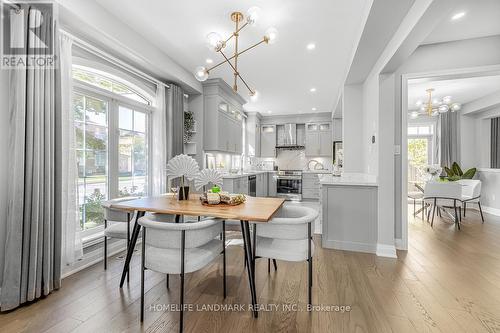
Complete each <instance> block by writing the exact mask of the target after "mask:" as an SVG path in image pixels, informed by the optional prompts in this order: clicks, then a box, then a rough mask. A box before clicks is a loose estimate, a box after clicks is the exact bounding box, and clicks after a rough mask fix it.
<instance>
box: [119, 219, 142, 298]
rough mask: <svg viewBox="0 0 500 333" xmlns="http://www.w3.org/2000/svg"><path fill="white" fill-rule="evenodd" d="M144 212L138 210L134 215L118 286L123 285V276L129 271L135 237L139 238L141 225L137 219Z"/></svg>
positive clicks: (135, 241)
mask: <svg viewBox="0 0 500 333" xmlns="http://www.w3.org/2000/svg"><path fill="white" fill-rule="evenodd" d="M144 214H145V212H142V211H138V212H137V215H136V217H135V222H134V230H133V231H132V237H131V238H130V244H129V247H128V250H127V257H126V258H125V264H124V265H123V271H122V278H121V280H120V288H122V287H123V283H124V282H125V277H126V276H127V274H128V271H129V265H130V260H131V259H132V254H133V253H134V248H135V244H136V243H137V238H139V233H140V232H141V225H140V224H139V222H138V221H139V219H140V218H141V217H143V216H144Z"/></svg>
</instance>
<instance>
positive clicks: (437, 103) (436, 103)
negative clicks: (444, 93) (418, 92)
mask: <svg viewBox="0 0 500 333" xmlns="http://www.w3.org/2000/svg"><path fill="white" fill-rule="evenodd" d="M432 105H433V106H438V105H439V100H438V99H437V98H434V99H433V100H432Z"/></svg>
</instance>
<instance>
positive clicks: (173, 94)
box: [167, 84, 184, 161]
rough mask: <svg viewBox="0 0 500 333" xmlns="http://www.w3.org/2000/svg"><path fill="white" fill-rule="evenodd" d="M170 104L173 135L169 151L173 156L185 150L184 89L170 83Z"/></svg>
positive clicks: (170, 156)
mask: <svg viewBox="0 0 500 333" xmlns="http://www.w3.org/2000/svg"><path fill="white" fill-rule="evenodd" d="M168 103H169V104H168V105H169V108H168V109H169V111H168V113H170V115H171V119H172V121H171V122H170V124H171V126H172V127H171V128H172V131H171V132H170V133H172V136H171V137H170V138H171V139H170V142H171V149H170V153H169V158H168V160H170V159H171V158H172V157H174V156H176V155H179V154H182V153H183V152H184V91H182V89H181V87H179V86H176V85H175V84H171V85H170V89H169V90H168ZM168 160H167V161H168Z"/></svg>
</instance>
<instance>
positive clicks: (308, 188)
mask: <svg viewBox="0 0 500 333" xmlns="http://www.w3.org/2000/svg"><path fill="white" fill-rule="evenodd" d="M319 192H320V185H319V174H318V173H303V174H302V199H309V200H319Z"/></svg>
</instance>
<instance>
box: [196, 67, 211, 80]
mask: <svg viewBox="0 0 500 333" xmlns="http://www.w3.org/2000/svg"><path fill="white" fill-rule="evenodd" d="M194 77H195V78H196V80H198V81H200V82H203V81H205V80H206V79H208V72H207V69H206V68H205V67H203V66H198V67H196V69H195V70H194Z"/></svg>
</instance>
